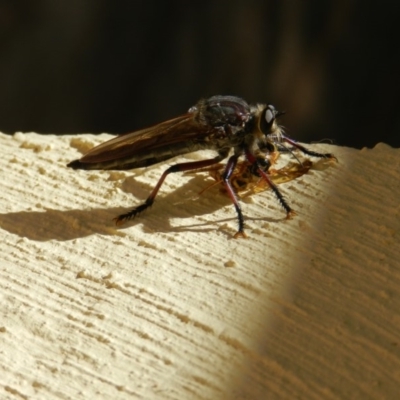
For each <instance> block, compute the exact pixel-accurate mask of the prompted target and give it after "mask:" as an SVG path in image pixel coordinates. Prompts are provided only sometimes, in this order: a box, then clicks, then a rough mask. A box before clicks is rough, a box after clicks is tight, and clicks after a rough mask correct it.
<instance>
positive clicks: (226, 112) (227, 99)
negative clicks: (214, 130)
mask: <svg viewBox="0 0 400 400" xmlns="http://www.w3.org/2000/svg"><path fill="white" fill-rule="evenodd" d="M189 112H194V113H195V114H196V115H195V119H197V120H198V121H199V122H200V123H202V124H204V125H208V126H210V128H211V127H221V126H230V128H231V130H232V132H235V131H238V130H241V129H243V128H244V127H245V125H246V123H247V122H248V121H249V119H250V117H251V113H250V106H249V105H248V104H247V102H245V101H244V100H243V99H241V98H239V97H235V96H213V97H210V98H209V99H202V100H200V101H199V102H198V103H197V104H196V105H195V106H194V107H191V108H190V109H189Z"/></svg>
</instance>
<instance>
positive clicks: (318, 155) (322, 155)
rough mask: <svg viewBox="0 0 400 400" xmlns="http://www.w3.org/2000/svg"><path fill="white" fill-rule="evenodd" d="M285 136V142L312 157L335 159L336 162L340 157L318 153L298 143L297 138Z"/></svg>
mask: <svg viewBox="0 0 400 400" xmlns="http://www.w3.org/2000/svg"><path fill="white" fill-rule="evenodd" d="M283 138H284V141H285V142H287V143H289V144H291V145H292V146H294V147H296V148H297V149H299V150H300V151H302V152H303V153H304V154H307V155H309V156H311V157H319V158H328V159H330V160H335V161H336V162H337V161H338V159H337V158H336V157H335V156H334V155H333V154H331V153H317V152H315V151H312V150H308V149H307V148H306V147H304V146H302V145H301V144H299V143H297V142H296V141H295V140H293V139H290V138H288V137H287V136H284V137H283Z"/></svg>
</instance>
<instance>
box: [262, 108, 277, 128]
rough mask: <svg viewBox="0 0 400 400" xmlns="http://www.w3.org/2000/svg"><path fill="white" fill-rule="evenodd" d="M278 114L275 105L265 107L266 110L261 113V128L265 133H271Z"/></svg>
mask: <svg viewBox="0 0 400 400" xmlns="http://www.w3.org/2000/svg"><path fill="white" fill-rule="evenodd" d="M277 114H278V111H276V109H275V107H274V106H273V105H271V104H270V105H268V106H267V107H265V109H264V111H263V112H262V113H261V116H260V119H259V128H260V130H261V132H262V133H264V135H269V134H270V133H271V131H272V130H273V127H274V123H275V119H276V116H277Z"/></svg>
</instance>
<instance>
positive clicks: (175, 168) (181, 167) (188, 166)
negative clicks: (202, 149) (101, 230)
mask: <svg viewBox="0 0 400 400" xmlns="http://www.w3.org/2000/svg"><path fill="white" fill-rule="evenodd" d="M227 154H228V151H223V152H220V153H219V154H218V156H217V157H215V158H211V159H208V160H201V161H192V162H187V163H180V164H175V165H172V166H171V167H169V168H168V169H167V170H165V171H164V173H163V174H162V175H161V178H160V179H159V180H158V182H157V184H156V186H155V187H154V189H153V190H152V192H151V193H150V196H149V197H148V198H147V199H146V201H145V202H144V203H143V204H141V205H139V206H138V207H136V208H134V209H133V210H131V211H129V212H127V213H125V214H121V215H119V216H118V217H116V218H114V221H115V223H116V225H122V224H123V223H124V222H125V221H128V220H130V219H132V218H135V217H136V216H137V215H138V214H140V213H141V212H142V211H144V210H146V209H147V208H149V207H151V205H152V204H153V203H154V200H155V198H156V196H157V193H158V191H159V190H160V188H161V186H162V184H163V183H164V181H165V178H166V177H167V176H168V175H169V174H171V173H174V172H184V171H190V170H192V169H199V168H204V167H208V166H210V165H213V164H216V163H219V162H220V161H221V160H223V159H224V158H225V157H226V156H227Z"/></svg>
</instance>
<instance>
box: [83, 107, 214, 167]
mask: <svg viewBox="0 0 400 400" xmlns="http://www.w3.org/2000/svg"><path fill="white" fill-rule="evenodd" d="M209 132H210V127H207V126H206V125H202V124H200V123H199V122H197V121H196V120H195V119H194V118H193V113H187V114H184V115H181V116H179V117H177V118H174V119H171V120H169V121H165V122H162V123H160V124H157V125H154V126H151V127H149V128H145V129H141V130H139V131H135V132H132V133H127V134H125V135H121V136H118V137H116V138H114V139H111V140H109V141H107V142H105V143H102V144H100V145H99V146H96V147H95V148H93V149H92V150H90V151H89V152H88V153H87V154H86V155H84V156H83V157H82V158H81V159H80V160H79V161H80V162H81V163H89V164H90V163H96V164H97V163H103V162H107V161H116V160H121V159H124V158H126V157H130V156H133V155H135V154H140V153H143V152H146V151H147V152H149V153H154V154H155V153H156V152H157V150H159V149H160V148H162V147H167V146H173V145H176V144H177V143H184V142H188V141H193V140H196V139H201V138H202V137H204V136H207V134H208V133H209Z"/></svg>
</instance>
